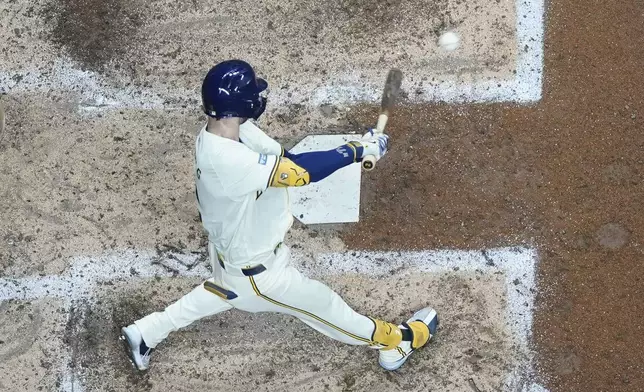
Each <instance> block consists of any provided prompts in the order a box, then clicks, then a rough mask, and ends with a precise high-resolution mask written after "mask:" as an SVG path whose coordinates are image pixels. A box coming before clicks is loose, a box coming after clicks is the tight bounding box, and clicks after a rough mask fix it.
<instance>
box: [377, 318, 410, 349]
mask: <svg viewBox="0 0 644 392" xmlns="http://www.w3.org/2000/svg"><path fill="white" fill-rule="evenodd" d="M371 320H373V323H374V324H375V328H374V331H373V335H372V336H371V340H373V341H374V342H375V343H377V344H379V345H381V346H383V347H382V350H392V349H394V348H396V347H397V346H398V345H399V344H400V342H402V339H403V335H402V331H401V330H400V328H398V326H397V325H394V324H392V323H388V322H386V321H382V320H376V319H371Z"/></svg>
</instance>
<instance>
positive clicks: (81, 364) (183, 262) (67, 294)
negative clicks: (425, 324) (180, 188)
mask: <svg viewBox="0 0 644 392" xmlns="http://www.w3.org/2000/svg"><path fill="white" fill-rule="evenodd" d="M196 260H198V255H192V254H187V255H185V254H173V255H171V256H170V257H167V258H162V259H161V258H159V257H156V254H155V252H135V251H126V252H118V253H113V254H110V255H105V256H103V257H100V258H92V259H89V258H78V259H75V260H74V261H73V263H72V267H71V268H70V269H69V270H68V271H67V272H66V273H65V274H63V275H60V276H45V277H33V278H25V279H2V280H0V299H1V300H2V301H3V302H2V305H1V306H0V308H2V309H10V310H11V311H12V312H13V313H12V314H14V316H11V317H13V318H15V319H16V320H17V321H16V322H19V323H20V330H21V331H30V332H29V333H28V334H21V333H19V332H18V333H17V332H16V331H15V329H13V328H12V327H11V326H10V325H4V326H3V327H2V328H5V329H7V328H9V329H10V330H6V331H5V330H3V331H1V332H2V336H10V337H11V345H10V347H9V346H6V348H7V350H8V351H7V352H2V346H0V357H1V358H3V363H2V366H3V368H4V369H5V370H7V371H6V372H4V373H3V374H4V375H3V376H2V377H3V378H2V379H0V382H2V383H3V385H14V384H15V383H18V382H20V377H18V376H17V374H18V373H17V372H15V371H12V370H11V369H16V368H18V367H20V364H21V363H31V364H36V365H35V366H36V367H37V364H38V363H41V364H42V365H41V366H43V369H40V370H38V369H36V370H34V372H33V374H34V375H36V374H37V375H38V378H39V380H40V381H39V382H31V383H23V384H24V385H25V387H26V389H22V390H25V391H30V390H37V388H43V389H44V390H49V391H52V390H60V391H64V392H69V391H75V392H78V391H94V390H114V391H130V390H139V389H141V388H143V389H145V390H148V391H169V390H172V391H193V390H196V389H200V388H208V389H222V390H224V389H225V390H231V391H247V390H248V389H249V388H252V389H253V390H256V391H275V390H302V389H306V390H313V391H318V390H319V391H321V390H334V391H335V390H338V391H339V390H343V389H347V388H349V389H352V390H401V389H403V390H406V391H427V390H436V391H459V392H460V391H466V390H470V389H472V388H473V387H476V388H479V389H480V390H481V391H507V392H510V391H512V392H514V391H523V392H526V391H530V392H533V391H534V392H536V391H544V389H543V388H542V387H540V386H539V385H537V384H536V383H535V382H534V376H535V375H534V366H535V363H534V357H533V352H532V349H531V346H530V340H531V327H532V313H533V310H534V308H533V306H534V296H535V294H536V286H535V265H536V263H537V254H536V252H535V251H534V250H532V249H529V248H500V249H489V250H485V251H458V250H436V251H425V252H403V253H400V252H388V253H378V252H361V253H358V252H349V253H331V254H321V255H317V256H315V257H308V256H304V255H303V254H301V253H295V254H294V255H293V263H294V264H295V265H296V266H298V268H300V270H302V271H303V272H304V273H305V274H307V275H309V276H311V277H314V278H317V279H320V280H322V281H324V282H325V283H327V284H328V285H329V286H331V287H332V288H333V289H334V290H336V291H337V292H339V293H340V294H341V295H342V296H343V297H344V298H345V300H346V301H347V302H348V303H349V304H350V305H351V306H352V307H353V308H354V309H356V310H357V311H359V312H362V313H365V314H369V315H373V316H375V317H381V318H384V319H388V320H392V321H401V320H404V319H406V318H407V317H408V316H409V315H410V314H411V313H412V312H413V311H414V310H416V309H418V308H420V307H424V306H426V305H431V306H433V307H435V308H436V309H437V311H438V313H439V315H440V317H441V328H440V330H439V334H438V335H437V338H436V341H435V342H434V343H432V344H430V345H429V346H428V347H426V348H425V349H423V350H420V351H418V352H417V353H415V354H414V356H413V357H412V358H411V359H410V360H409V361H408V363H406V364H405V366H404V367H402V368H401V369H400V370H399V371H396V372H386V371H384V370H383V369H381V368H380V367H379V366H378V364H377V358H376V352H375V351H373V350H370V349H368V348H365V347H354V346H347V345H344V344H341V343H338V342H335V341H333V340H331V339H329V338H327V337H325V336H323V335H321V334H319V333H316V332H315V331H313V330H311V329H310V328H309V327H307V326H306V325H304V324H302V323H300V322H298V321H297V320H295V319H294V318H292V317H289V316H282V315H277V314H269V313H260V314H248V313H244V312H239V311H236V310H233V311H229V312H226V313H223V314H220V315H216V316H213V317H210V318H207V319H204V320H202V321H200V322H197V323H195V324H193V325H192V326H190V327H188V328H185V329H183V330H181V331H179V332H176V333H174V334H172V335H171V336H170V337H169V338H168V340H167V341H166V342H164V343H163V344H162V345H160V346H159V347H158V350H157V351H156V352H155V353H154V359H153V364H152V367H151V368H150V370H149V371H148V372H146V373H138V372H135V371H134V370H133V368H132V367H131V365H130V364H129V362H128V361H127V359H126V357H125V354H124V353H123V350H122V347H121V346H120V344H119V342H118V339H117V338H118V330H119V327H120V326H121V325H123V324H124V323H127V322H129V321H131V320H133V319H136V318H138V317H141V316H142V315H144V314H147V313H149V312H151V311H154V310H160V309H163V307H164V306H166V305H167V304H169V303H171V302H172V301H174V300H176V299H177V298H179V297H180V296H181V295H183V294H184V293H185V292H187V291H188V290H190V289H192V287H194V286H195V285H196V284H198V283H199V282H200V281H201V280H202V279H203V278H204V277H206V276H208V270H207V269H206V267H205V266H204V265H202V264H198V263H197V264H195V261H196ZM52 301H55V302H52ZM7 304H10V305H7ZM52 304H53V307H52ZM7 306H10V307H7ZM34 309H47V310H48V311H49V312H50V313H53V315H54V317H52V315H48V316H47V317H46V320H49V321H55V320H56V319H57V316H55V315H65V317H66V319H67V320H66V323H65V324H66V327H65V328H64V331H61V322H60V321H58V322H42V320H43V318H42V317H40V315H38V314H36V313H35V310H34ZM22 311H24V312H28V313H29V314H31V316H29V315H27V316H26V317H22V316H21V313H20V312H22ZM41 312H42V310H41ZM34 315H35V316H34ZM32 317H33V321H31V320H30V319H31V318H32ZM61 321H63V322H64V320H61ZM38 336H40V337H42V336H49V338H48V339H41V338H35V340H34V337H38ZM23 340H24V341H23ZM16 347H23V349H21V350H20V352H16ZM11 350H13V351H11ZM52 353H53V354H54V355H52ZM53 362H56V363H53ZM21 385H22V384H21Z"/></svg>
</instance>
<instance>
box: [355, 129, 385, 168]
mask: <svg viewBox="0 0 644 392" xmlns="http://www.w3.org/2000/svg"><path fill="white" fill-rule="evenodd" d="M358 143H360V145H361V146H362V156H361V157H360V159H362V158H364V157H366V156H367V155H373V156H375V157H376V160H380V158H382V157H383V156H385V154H386V153H387V148H388V146H389V135H385V134H384V133H377V132H376V130H375V129H373V128H372V129H369V132H367V133H365V134H364V135H363V136H362V139H361V140H360V141H359V142H358Z"/></svg>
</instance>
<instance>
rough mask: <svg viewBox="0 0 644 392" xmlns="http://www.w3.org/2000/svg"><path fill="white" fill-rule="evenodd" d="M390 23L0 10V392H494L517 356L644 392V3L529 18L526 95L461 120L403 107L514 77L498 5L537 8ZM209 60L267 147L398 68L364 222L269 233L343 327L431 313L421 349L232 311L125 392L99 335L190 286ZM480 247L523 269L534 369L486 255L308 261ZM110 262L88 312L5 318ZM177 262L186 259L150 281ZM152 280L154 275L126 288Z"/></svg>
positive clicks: (81, 299) (103, 5) (510, 38)
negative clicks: (251, 112)
mask: <svg viewBox="0 0 644 392" xmlns="http://www.w3.org/2000/svg"><path fill="white" fill-rule="evenodd" d="M400 3H402V4H399V2H396V1H363V0H351V1H349V0H333V1H327V2H322V3H319V2H312V1H277V0H272V1H264V2H253V1H227V0H226V1H217V2H207V1H202V0H193V1H187V2H175V1H169V0H168V1H156V0H155V1H145V2H144V1H139V0H136V1H125V0H106V1H94V0H59V1H43V0H38V1H26V0H0V40H2V42H3V45H1V46H0V93H1V94H2V96H1V97H0V99H1V101H2V104H4V106H5V107H6V127H5V129H4V130H3V131H2V133H0V163H1V165H0V278H1V279H2V282H4V283H5V284H4V285H3V286H1V287H0V294H1V295H2V297H0V299H2V302H1V303H0V373H1V374H0V391H29V392H31V391H59V390H64V391H72V390H74V391H79V390H85V391H101V390H105V391H132V390H140V391H170V390H171V391H193V390H196V389H199V388H208V389H224V388H226V389H228V390H233V391H242V390H243V391H247V390H249V389H253V390H256V391H271V390H293V391H299V390H313V391H325V390H329V391H364V390H380V389H383V390H384V389H387V390H391V391H394V390H396V391H397V390H400V391H428V390H431V391H468V392H469V391H476V388H478V389H480V391H482V392H491V391H497V390H502V387H503V384H504V382H507V375H508V374H509V372H511V371H512V369H515V368H516V366H517V364H523V363H527V362H526V358H528V357H529V356H530V355H532V354H531V353H532V352H533V353H535V354H536V356H535V358H534V362H533V365H534V369H533V370H534V371H535V373H532V372H531V371H530V372H528V373H526V375H529V376H530V378H532V380H531V381H534V382H535V383H537V384H540V385H542V386H543V387H545V388H546V389H547V390H550V391H557V392H568V391H575V392H577V391H579V392H586V391H628V392H630V391H642V390H644V367H643V365H642V364H643V363H644V344H643V343H642V339H641V336H642V332H643V331H642V316H641V315H642V314H643V313H644V305H643V303H644V281H643V279H644V278H643V277H644V247H643V246H644V245H643V243H644V213H643V212H642V205H644V152H643V151H644V120H643V118H644V94H643V92H642V86H644V52H642V50H641V44H642V42H644V23H643V18H644V16H643V15H644V14H643V13H644V4H643V3H642V2H641V1H623V0H615V1H599V0H588V1H584V2H574V1H549V2H547V3H546V9H545V14H544V20H545V35H544V45H543V53H544V61H543V85H542V86H531V87H532V88H534V91H541V92H542V94H541V97H540V99H538V100H536V101H534V102H527V103H513V102H501V103H494V102H489V103H488V102H479V103H458V104H457V103H450V102H440V103H439V102H433V101H432V102H425V103H422V101H423V100H424V98H425V97H426V95H427V91H429V90H431V86H434V85H439V84H441V83H443V84H445V83H451V82H454V81H458V82H462V83H486V82H494V84H496V82H497V81H498V83H499V84H500V85H502V84H503V83H505V82H506V81H510V80H513V78H515V76H516V71H517V69H516V68H515V64H516V62H517V59H518V58H519V57H520V56H521V50H523V49H524V48H520V47H519V45H518V44H517V42H518V38H517V35H516V26H517V24H518V23H520V22H521V20H522V18H524V17H526V16H525V15H521V14H517V4H524V5H525V4H529V3H531V1H530V0H525V1H523V2H515V1H514V0H513V1H509V0H498V1H497V0H464V1H452V0H450V1H447V0H438V1H432V2H430V1H421V0H414V1H405V2H400ZM446 28H455V29H456V30H457V31H459V32H460V33H461V36H462V37H463V42H462V46H461V48H459V49H458V50H457V51H456V52H454V53H451V54H446V53H442V52H440V50H439V48H438V46H437V45H436V39H437V37H438V34H439V33H440V32H441V31H443V30H444V29H446ZM229 57H241V58H244V59H246V60H248V61H250V62H251V63H253V65H255V67H256V68H257V71H258V73H259V74H260V75H261V76H263V77H265V78H266V79H267V80H268V82H269V84H270V95H269V109H268V111H267V113H266V115H265V116H264V117H263V118H262V120H261V121H260V122H259V124H258V125H259V126H260V127H261V128H262V129H264V130H265V131H267V132H268V133H269V134H270V135H272V136H274V137H276V138H277V139H278V140H279V141H280V142H282V143H283V144H284V145H285V146H286V147H291V146H293V145H295V144H296V143H297V142H298V141H299V140H301V139H302V138H303V137H304V136H306V135H309V134H334V133H347V132H358V133H360V132H363V131H364V130H365V129H366V128H367V127H369V126H373V125H374V123H375V120H376V117H377V114H378V109H379V106H378V105H379V97H378V96H377V95H374V94H371V93H370V91H372V90H373V91H378V89H379V88H380V87H381V85H382V82H383V81H384V76H385V75H386V71H387V70H388V68H390V67H392V66H396V67H400V68H401V69H403V71H404V72H405V75H406V83H407V84H406V85H404V86H403V87H404V88H405V91H404V97H403V103H402V105H401V106H400V107H399V108H398V110H397V111H396V112H395V114H394V115H393V116H392V117H391V119H390V121H389V124H388V127H389V133H390V135H391V146H390V153H389V154H388V155H387V156H386V158H385V159H384V160H383V161H381V162H379V164H378V167H377V168H376V170H375V171H373V172H371V173H368V174H364V175H363V177H362V189H361V207H360V208H361V215H360V222H358V223H355V224H347V225H331V226H324V227H319V226H308V227H307V226H304V225H301V224H297V223H296V225H295V227H294V228H293V231H292V233H291V234H290V235H289V239H288V241H289V244H291V245H292V246H293V248H294V251H295V252H296V253H298V255H300V256H299V257H300V259H299V261H298V262H299V263H301V264H302V266H303V268H304V269H305V270H306V271H307V273H311V274H313V275H315V276H316V277H318V278H319V279H321V280H323V281H325V282H326V283H328V284H329V285H330V286H331V287H333V288H334V289H336V290H337V291H338V292H339V293H340V294H342V295H343V297H345V298H346V300H347V302H349V303H350V304H351V305H352V306H354V307H355V308H356V309H357V310H359V311H361V312H365V313H370V314H373V315H375V316H378V317H382V318H387V319H392V320H396V321H402V320H403V319H406V318H407V317H408V315H409V314H411V312H413V310H415V309H416V308H418V307H421V306H425V305H426V304H431V305H433V306H436V308H437V309H439V313H440V314H442V315H444V317H443V321H442V326H443V329H442V331H441V335H439V336H438V337H437V341H436V344H434V345H430V347H428V348H427V349H425V350H422V351H420V352H418V353H416V354H414V356H413V357H412V359H410V360H409V362H408V363H407V364H406V365H405V366H404V367H403V368H401V370H400V371H398V372H393V373H388V372H385V371H383V370H382V369H380V368H379V366H378V364H377V360H376V355H375V353H374V352H373V351H369V350H367V349H365V348H363V347H351V346H346V345H342V344H339V343H336V342H334V341H332V340H330V339H328V338H326V337H324V336H321V335H319V334H316V333H315V332H313V331H312V330H311V329H310V328H308V327H306V326H305V325H303V324H301V323H299V322H297V321H296V320H294V319H291V318H289V317H285V316H280V315H273V314H254V315H251V314H246V313H241V312H237V311H230V312H228V313H226V314H224V315H220V316H215V317H212V318H209V319H207V320H203V321H202V322H199V323H196V324H194V325H192V326H190V327H189V328H186V329H185V330H182V331H180V332H177V333H175V334H173V335H171V337H170V338H169V339H168V340H167V341H166V342H164V343H163V344H162V345H161V346H160V347H159V349H158V350H157V351H156V352H155V355H154V357H153V362H152V367H151V369H150V370H149V371H148V372H146V373H144V374H140V373H138V372H135V371H134V370H133V368H132V366H131V365H130V363H129V362H128V360H127V358H126V357H125V355H124V353H123V350H122V347H121V346H120V343H119V342H118V341H117V337H118V333H119V328H120V327H121V326H122V325H123V324H124V323H129V322H131V321H132V320H133V319H136V318H138V317H140V316H141V315H143V314H145V313H147V312H150V311H153V310H159V309H162V308H163V306H165V305H167V304H169V303H170V302H172V301H174V300H176V299H177V298H179V297H180V296H181V295H182V294H184V293H185V292H187V291H188V290H190V289H191V288H192V287H194V285H195V284H198V283H199V282H200V280H201V278H200V277H198V276H195V275H194V274H193V275H190V273H189V272H190V271H192V270H193V268H204V267H205V266H204V261H205V253H204V252H205V251H206V249H205V244H206V238H205V237H204V234H203V232H202V229H201V226H200V223H199V221H198V215H197V210H196V205H195V200H194V196H193V195H194V183H193V178H192V164H193V151H192V149H193V145H194V144H193V143H194V137H195V135H196V133H197V131H198V129H199V127H200V126H201V125H202V124H203V121H204V120H205V116H204V115H203V114H202V113H201V111H200V107H199V105H200V100H199V99H200V97H199V89H200V83H201V79H202V77H203V76H204V75H205V73H206V72H207V70H208V69H209V67H211V66H212V65H214V64H215V63H216V62H218V61H220V60H223V59H225V58H229ZM541 87H542V90H541ZM429 98H431V97H430V96H429V95H427V99H429ZM365 101H366V103H365ZM352 102H362V103H352ZM498 247H509V248H512V247H519V248H520V249H528V250H529V251H526V252H528V253H530V252H535V254H536V255H537V261H538V263H537V264H536V286H535V289H534V290H533V291H534V292H533V293H532V294H534V295H536V304H535V308H534V309H533V308H532V307H531V306H526V309H529V310H530V311H532V310H534V319H533V324H532V328H531V332H532V335H531V340H530V343H531V346H530V347H531V349H532V350H533V351H531V353H528V352H527V351H523V349H517V344H516V337H515V336H514V335H513V332H512V331H513V330H511V329H509V326H508V325H509V324H508V320H505V319H504V317H505V315H506V313H505V312H506V310H505V309H508V307H509V306H510V305H512V301H513V300H512V298H511V297H510V296H509V295H508V289H507V286H506V284H505V283H506V282H505V280H504V279H505V276H506V275H504V274H505V272H504V270H502V269H499V270H498V271H497V270H494V268H495V267H494V263H495V261H494V259H490V260H491V261H490V262H491V263H492V264H491V265H489V267H490V269H489V270H486V271H487V272H485V273H484V272H480V271H467V269H464V270H461V269H460V267H456V268H452V269H449V270H447V269H446V270H442V271H441V272H422V271H421V270H418V269H414V268H401V269H392V270H390V271H388V272H387V273H386V274H369V273H363V272H360V271H358V272H355V271H347V270H346V269H344V267H343V265H344V266H345V267H346V265H349V264H346V263H345V261H342V260H345V259H342V258H339V259H338V263H337V264H340V265H339V266H338V265H336V266H335V267H333V268H330V267H329V268H328V269H324V268H322V267H323V265H322V264H316V262H315V256H316V255H318V254H328V253H332V254H335V253H342V252H345V253H346V254H349V255H350V254H351V252H354V251H359V252H374V251H387V252H388V251H394V252H395V251H399V250H400V251H430V250H435V251H440V250H445V249H454V250H459V251H468V250H472V251H475V252H483V253H481V254H482V255H483V256H485V255H487V253H485V252H487V251H488V250H489V249H493V248H498ZM119 252H126V253H127V252H130V253H127V255H129V256H127V257H130V258H126V256H123V257H124V258H123V260H131V261H132V265H133V267H132V269H131V270H128V279H125V280H123V279H121V280H118V281H117V280H115V281H114V282H110V281H107V282H100V284H97V285H96V286H95V287H93V288H92V290H93V291H92V298H91V299H90V298H89V297H88V296H87V295H85V294H86V293H84V292H82V290H81V289H83V287H84V286H82V284H81V283H78V285H79V287H80V288H78V290H76V291H74V290H75V289H73V286H74V285H73V284H72V285H71V286H70V291H69V292H70V293H75V294H74V295H78V296H70V297H69V298H65V297H64V296H54V295H52V296H48V295H47V287H46V286H42V285H41V286H39V290H42V291H41V293H42V295H39V296H38V297H34V298H31V299H24V300H19V299H9V298H13V297H12V296H14V297H15V296H17V295H18V294H16V291H15V290H16V287H22V286H20V285H21V284H23V283H24V282H27V281H29V282H41V280H38V279H42V281H43V282H44V281H45V279H46V278H47V279H49V278H48V277H53V278H52V279H54V280H52V281H50V283H51V282H58V281H57V280H55V279H58V277H65V276H69V273H70V271H77V270H75V269H74V268H79V267H78V266H80V265H82V263H83V262H90V261H91V262H92V263H94V264H93V265H96V266H97V268H98V269H97V271H98V270H100V268H99V266H100V265H101V263H103V262H104V260H106V257H107V258H109V257H113V256H114V255H120V254H121V253H119ZM175 253H176V254H184V255H189V256H190V257H192V259H190V260H192V261H193V262H195V263H196V264H190V265H187V266H185V265H182V266H181V268H182V269H177V268H176V265H175V266H174V267H173V266H172V265H170V264H164V263H165V262H164V260H173V259H172V258H173V257H175V256H173V254H175ZM486 257H487V256H486ZM136 259H141V260H143V261H136ZM174 260H175V261H177V259H174ZM179 261H181V260H179ZM332 261H333V260H332ZM385 261H386V260H385ZM74 263H77V264H74ZM78 263H80V264H78ZM105 263H107V262H105ZM146 263H147V264H148V265H149V264H154V266H155V268H160V269H161V270H163V271H165V275H164V276H158V277H156V278H155V277H147V276H144V274H142V273H141V272H140V271H141V270H139V269H138V268H139V266H140V265H143V264H146ZM342 263H345V264H342ZM75 265H76V267H74V266H75ZM107 265H111V264H107ZM173 265H174V264H173ZM197 265H199V266H200V267H197ZM329 265H330V264H329ZM491 271H493V272H491ZM180 272H181V273H180ZM184 272H186V273H185V274H184ZM66 274H67V275H66ZM172 275H175V276H172ZM75 276H76V278H74V279H72V280H69V281H66V282H72V283H74V282H82V279H81V278H80V277H79V275H75ZM11 281H13V283H11ZM528 281H529V278H525V279H523V280H521V279H519V280H517V281H516V283H512V284H513V285H516V290H518V291H520V290H521V289H522V288H524V287H526V286H525V285H526V284H527V283H526V282H528ZM21 282H22V283H21ZM12 290H13V291H12ZM9 294H10V295H9ZM70 295H71V294H70ZM510 321H512V320H510ZM470 380H472V381H470ZM517 385H519V384H517ZM521 385H524V384H521ZM525 385H532V384H531V383H528V384H525ZM535 388H536V387H535ZM534 390H535V389H533V391H534Z"/></svg>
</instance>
